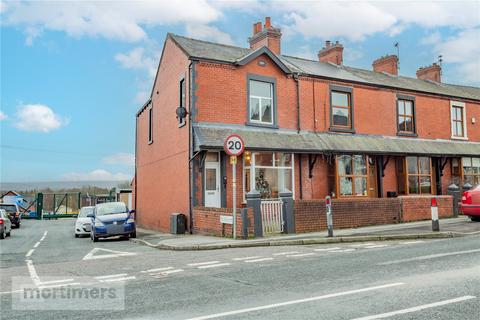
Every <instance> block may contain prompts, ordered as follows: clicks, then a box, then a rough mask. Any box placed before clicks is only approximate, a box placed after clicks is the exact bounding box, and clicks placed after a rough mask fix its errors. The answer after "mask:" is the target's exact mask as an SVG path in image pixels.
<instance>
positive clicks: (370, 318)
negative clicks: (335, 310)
mask: <svg viewBox="0 0 480 320" xmlns="http://www.w3.org/2000/svg"><path fill="white" fill-rule="evenodd" d="M475 298H476V297H475V296H463V297H459V298H455V299H449V300H444V301H439V302H434V303H429V304H424V305H421V306H416V307H413V308H408V309H402V310H397V311H392V312H387V313H382V314H376V315H373V316H367V317H361V318H355V319H353V320H374V319H384V318H389V317H392V316H396V315H399V314H405V313H410V312H416V311H420V310H424V309H428V308H435V307H440V306H444V305H447V304H450V303H456V302H462V301H466V300H470V299H475Z"/></svg>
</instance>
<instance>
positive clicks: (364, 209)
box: [294, 198, 401, 233]
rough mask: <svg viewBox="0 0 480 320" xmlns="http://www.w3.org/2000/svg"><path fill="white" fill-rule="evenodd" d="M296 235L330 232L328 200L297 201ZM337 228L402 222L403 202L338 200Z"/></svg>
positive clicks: (335, 204) (334, 203) (335, 203)
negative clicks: (327, 210) (327, 209)
mask: <svg viewBox="0 0 480 320" xmlns="http://www.w3.org/2000/svg"><path fill="white" fill-rule="evenodd" d="M294 210H295V213H294V215H295V232H296V233H303V232H315V231H321V230H325V229H327V217H326V213H325V201H324V200H296V201H295V205H294ZM332 211H333V226H334V228H336V229H342V228H356V227H362V226H369V225H376V224H389V223H396V222H399V221H400V214H401V201H400V200H399V199H398V198H379V199H376V198H372V199H334V200H333V201H332Z"/></svg>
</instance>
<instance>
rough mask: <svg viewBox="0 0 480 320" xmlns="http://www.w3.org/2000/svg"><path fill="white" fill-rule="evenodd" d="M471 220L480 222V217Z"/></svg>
mask: <svg viewBox="0 0 480 320" xmlns="http://www.w3.org/2000/svg"><path fill="white" fill-rule="evenodd" d="M470 220H472V221H475V222H480V217H470Z"/></svg>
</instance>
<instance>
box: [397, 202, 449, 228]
mask: <svg viewBox="0 0 480 320" xmlns="http://www.w3.org/2000/svg"><path fill="white" fill-rule="evenodd" d="M399 199H401V201H402V210H403V214H402V221H403V222H408V221H419V220H430V219H431V218H432V212H431V207H430V204H431V199H432V197H431V196H415V197H411V196H405V197H399ZM437 205H438V216H439V217H440V218H448V217H453V211H452V208H453V198H452V197H451V196H438V197H437Z"/></svg>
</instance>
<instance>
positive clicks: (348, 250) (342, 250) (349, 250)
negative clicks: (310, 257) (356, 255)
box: [328, 249, 355, 253]
mask: <svg viewBox="0 0 480 320" xmlns="http://www.w3.org/2000/svg"><path fill="white" fill-rule="evenodd" d="M353 251H355V249H340V250H330V251H328V252H335V253H338V252H353Z"/></svg>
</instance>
